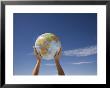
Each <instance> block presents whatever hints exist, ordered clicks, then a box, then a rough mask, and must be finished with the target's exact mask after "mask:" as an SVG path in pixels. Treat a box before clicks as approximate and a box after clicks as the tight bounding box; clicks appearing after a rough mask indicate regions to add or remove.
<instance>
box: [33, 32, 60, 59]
mask: <svg viewBox="0 0 110 88" xmlns="http://www.w3.org/2000/svg"><path fill="white" fill-rule="evenodd" d="M35 48H36V49H37V51H38V52H39V53H40V54H41V56H42V58H43V59H45V60H51V59H53V58H54V56H55V54H56V52H57V51H58V50H59V49H60V48H61V42H60V41H59V38H58V37H57V36H56V35H55V34H53V33H44V34H42V35H40V36H39V37H38V38H37V39H36V41H35Z"/></svg>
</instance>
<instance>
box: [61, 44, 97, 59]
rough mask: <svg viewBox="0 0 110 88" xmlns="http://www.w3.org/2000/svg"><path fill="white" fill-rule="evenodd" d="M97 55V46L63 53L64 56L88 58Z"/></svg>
mask: <svg viewBox="0 0 110 88" xmlns="http://www.w3.org/2000/svg"><path fill="white" fill-rule="evenodd" d="M96 53H97V46H96V45H95V46H90V47H84V48H78V49H74V50H66V51H64V52H63V55H64V56H76V57H81V56H90V55H94V54H96Z"/></svg>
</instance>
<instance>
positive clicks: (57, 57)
mask: <svg viewBox="0 0 110 88" xmlns="http://www.w3.org/2000/svg"><path fill="white" fill-rule="evenodd" d="M61 52H62V48H60V49H59V51H58V52H56V54H55V56H54V58H55V61H58V62H59V59H60V57H61Z"/></svg>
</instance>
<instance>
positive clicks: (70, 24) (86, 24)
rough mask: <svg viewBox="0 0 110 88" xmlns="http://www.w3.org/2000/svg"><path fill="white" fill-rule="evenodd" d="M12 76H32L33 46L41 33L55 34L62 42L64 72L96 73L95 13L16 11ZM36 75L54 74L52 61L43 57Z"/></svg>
mask: <svg viewBox="0 0 110 88" xmlns="http://www.w3.org/2000/svg"><path fill="white" fill-rule="evenodd" d="M13 17H14V56H13V57H14V58H13V61H14V62H13V69H14V70H13V74H14V75H31V74H32V70H33V68H34V66H35V64H36V58H35V56H34V55H33V48H32V46H33V45H34V43H35V40H36V38H37V37H38V36H39V35H41V34H43V33H54V34H55V35H57V36H58V37H59V38H60V41H61V45H62V56H61V59H60V63H61V66H62V68H63V70H64V72H65V74H66V75H96V74H97V14H96V13H15V14H14V15H13ZM39 75H57V70H56V67H55V63H54V60H50V61H47V60H44V59H42V62H41V68H40V73H39Z"/></svg>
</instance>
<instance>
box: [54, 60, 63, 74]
mask: <svg viewBox="0 0 110 88" xmlns="http://www.w3.org/2000/svg"><path fill="white" fill-rule="evenodd" d="M55 63H56V67H57V70H58V75H65V73H64V71H63V69H62V67H61V65H60V63H59V61H57V60H55Z"/></svg>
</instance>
